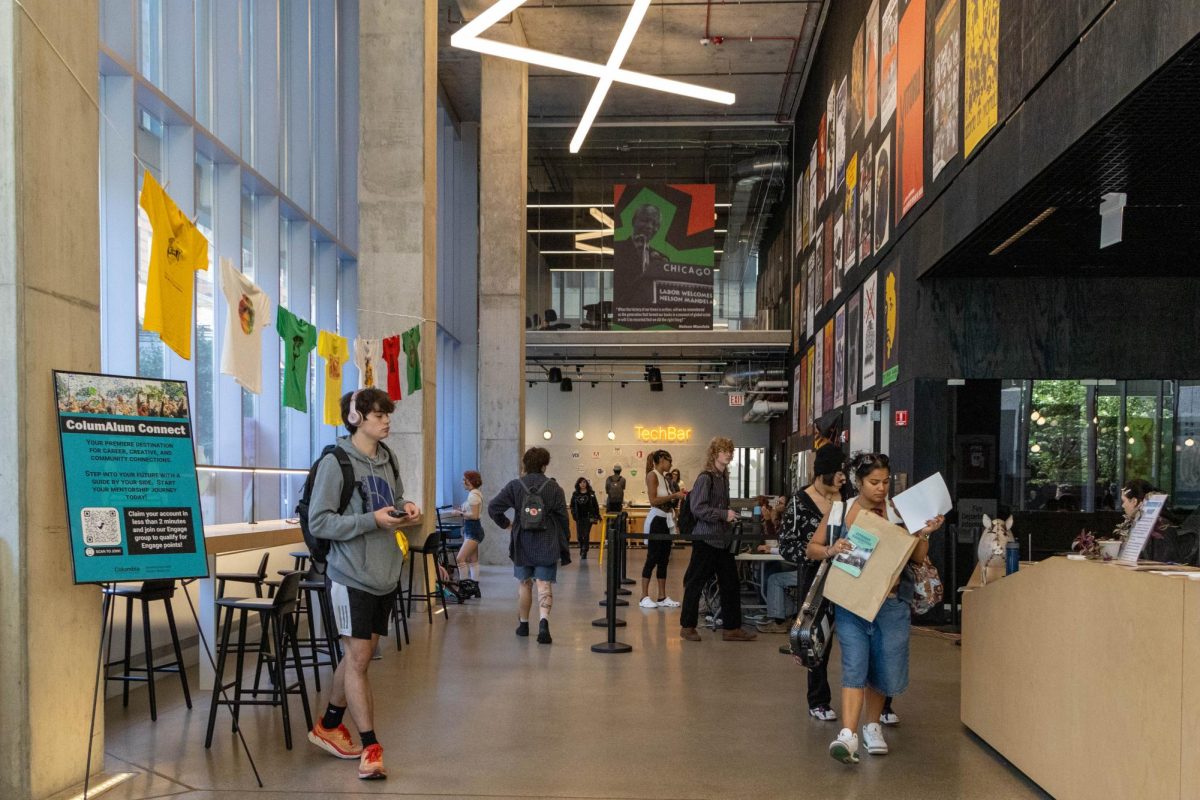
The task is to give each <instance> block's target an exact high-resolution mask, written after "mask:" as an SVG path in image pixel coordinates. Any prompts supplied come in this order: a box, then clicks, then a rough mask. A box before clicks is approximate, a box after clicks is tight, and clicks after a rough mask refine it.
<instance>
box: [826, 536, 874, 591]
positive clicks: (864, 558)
mask: <svg viewBox="0 0 1200 800" xmlns="http://www.w3.org/2000/svg"><path fill="white" fill-rule="evenodd" d="M846 538H847V539H849V540H850V544H852V545H854V549H853V550H851V551H849V552H846V553H839V554H838V555H837V557H836V558H834V559H833V565H834V566H835V567H837V568H838V569H840V570H842V571H843V572H845V573H846V574H847V575H852V576H854V577H855V578H857V577H858V576H859V575H862V571H863V567H865V566H866V565H867V562H868V561H870V560H871V553H874V552H875V545H877V544H879V537H878V536H876V535H875V534H873V533H867V532H866V531H864V530H863V529H862V528H860V527H858V526H857V525H851V526H850V533H848V534H847V535H846Z"/></svg>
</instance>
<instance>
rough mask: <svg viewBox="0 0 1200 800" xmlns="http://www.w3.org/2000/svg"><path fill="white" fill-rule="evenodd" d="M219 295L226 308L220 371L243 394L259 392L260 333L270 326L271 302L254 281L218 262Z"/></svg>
mask: <svg viewBox="0 0 1200 800" xmlns="http://www.w3.org/2000/svg"><path fill="white" fill-rule="evenodd" d="M221 292H222V293H223V294H224V295H225V301H226V303H227V304H228V305H229V318H228V320H227V321H226V324H225V344H224V345H223V346H222V348H221V372H222V373H224V374H225V375H232V376H233V379H234V380H235V381H237V382H238V383H240V384H241V385H242V386H244V387H245V388H246V391H248V392H253V393H254V394H260V393H261V392H262V331H263V330H264V329H265V328H269V327H270V325H271V319H270V317H271V314H270V310H271V299H270V298H269V297H267V293H266V292H264V291H263V290H262V289H260V288H259V287H258V286H256V285H255V284H254V281H252V280H250V279H249V278H247V277H246V276H245V275H243V274H242V273H240V272H238V271H237V270H236V269H235V268H234V266H233V262H232V261H230V260H229V259H228V258H222V259H221Z"/></svg>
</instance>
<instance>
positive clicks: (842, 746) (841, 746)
mask: <svg viewBox="0 0 1200 800" xmlns="http://www.w3.org/2000/svg"><path fill="white" fill-rule="evenodd" d="M829 755H831V756H833V758H835V759H836V760H838V761H840V762H842V763H843V764H857V763H858V735H857V734H855V733H854V732H853V731H851V730H850V729H849V728H842V732H841V733H839V734H838V737H837V738H836V739H834V740H833V741H832V742H830V743H829Z"/></svg>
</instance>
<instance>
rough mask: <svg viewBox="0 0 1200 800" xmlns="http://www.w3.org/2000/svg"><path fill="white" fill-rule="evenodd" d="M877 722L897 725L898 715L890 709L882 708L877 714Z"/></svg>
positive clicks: (898, 722) (898, 721)
mask: <svg viewBox="0 0 1200 800" xmlns="http://www.w3.org/2000/svg"><path fill="white" fill-rule="evenodd" d="M879 722H880V724H882V725H899V724H900V715H899V714H897V713H896V712H895V711H892V710H891V709H884V712H883V713H882V714H880V715H879Z"/></svg>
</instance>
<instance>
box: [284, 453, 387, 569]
mask: <svg viewBox="0 0 1200 800" xmlns="http://www.w3.org/2000/svg"><path fill="white" fill-rule="evenodd" d="M379 446H380V447H382V448H383V451H384V452H385V453H387V454H388V464H390V465H391V467H392V479H393V481H395V480H399V478H400V470H399V469H398V468H397V467H396V454H395V453H393V452H392V450H391V448H389V447H388V446H387V445H386V444H384V443H383V442H380V443H379ZM331 453H332V454H333V457H334V458H336V459H337V462H338V466H340V467H341V468H342V495H341V498H340V499H339V500H338V513H339V514H345V513H346V509H347V508H349V507H350V498H352V497H353V496H354V492H355V491H357V490H359V485H358V481H356V480H354V465H353V464H351V463H350V456H349V455H348V454H347V453H346V451H345V450H343V449H342V448H341V447H340V446H339V445H336V444H330V445H326V446H325V449H324V450H322V451H321V455H319V456H317V460H316V461H314V462H313V465H312V466H311V467H309V469H308V477H307V478H305V479H304V489H303V490H302V491H301V492H300V501H299V502H298V503H296V516H297V517H299V518H300V532H301V533H303V534H304V544H305V545H307V546H308V553H309V555H310V556H311V558H312V560H313V563H315V564H324V563H325V560H326V559H327V558H328V557H329V549H330V546H331V542H330V541H329V540H328V539H320V538H317V537H316V536H314V535H313V534H312V531H311V530H309V527H308V503H309V500H310V499H311V498H312V488H313V483H315V482H316V480H317V467H318V466H320V464H321V460H322V459H324V458H325V456H327V455H329V454H331ZM363 505H364V507H365V506H366V502H365V500H364V503H363Z"/></svg>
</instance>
